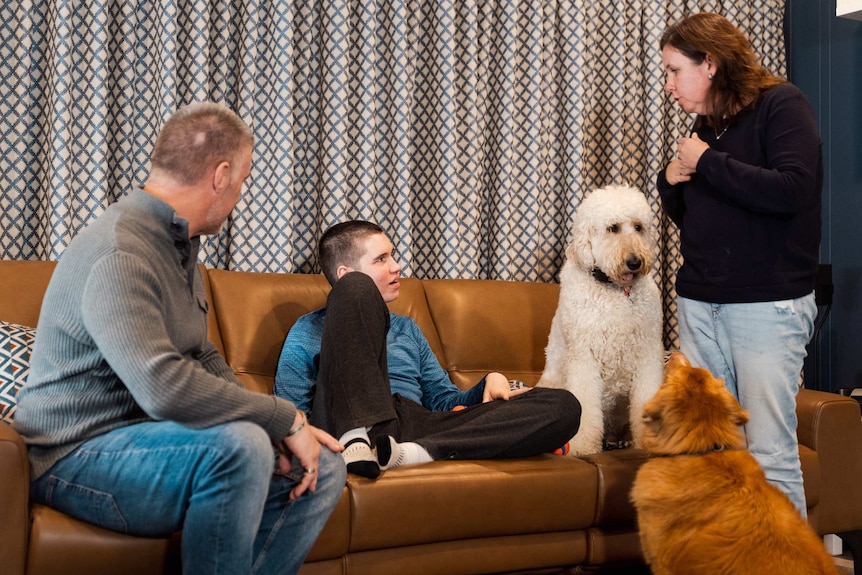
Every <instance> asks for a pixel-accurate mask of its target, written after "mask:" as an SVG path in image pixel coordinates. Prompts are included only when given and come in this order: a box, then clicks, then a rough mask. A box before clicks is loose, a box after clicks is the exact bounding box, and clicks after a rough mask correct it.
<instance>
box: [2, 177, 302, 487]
mask: <svg viewBox="0 0 862 575" xmlns="http://www.w3.org/2000/svg"><path fill="white" fill-rule="evenodd" d="M198 245H199V240H198V238H194V239H193V240H191V241H190V240H189V237H188V223H187V222H186V221H185V220H183V219H182V218H179V217H177V215H176V213H175V212H174V210H173V209H172V208H171V207H170V206H169V205H168V204H166V203H165V202H163V201H161V200H160V199H158V198H156V197H155V196H152V195H150V194H148V193H146V192H144V191H143V190H140V189H134V190H132V191H131V192H130V194H129V195H128V197H126V198H124V199H122V200H120V201H119V202H117V203H115V204H113V205H111V206H110V207H108V208H107V210H106V211H105V213H104V214H103V215H102V216H101V217H99V218H98V219H97V220H96V221H95V222H94V223H93V224H91V225H90V226H89V227H87V228H86V229H84V230H83V231H81V232H80V233H79V234H78V235H77V236H76V237H75V238H74V240H73V241H72V242H71V243H70V245H69V247H68V248H67V249H66V251H65V252H64V253H63V256H62V257H61V258H60V262H59V263H58V264H57V267H56V268H55V271H54V274H53V276H52V278H51V282H50V284H49V286H48V290H47V292H46V293H45V299H44V300H43V303H42V312H41V315H40V317H39V325H38V329H37V331H36V342H35V347H34V349H33V354H32V357H31V365H30V375H29V378H28V381H27V384H26V385H25V386H24V387H23V388H22V389H21V391H20V392H19V394H18V408H17V413H16V416H15V422H14V427H15V429H16V430H17V431H18V432H19V433H20V434H21V435H22V436H23V437H24V440H25V441H26V442H27V444H28V446H29V453H30V463H31V467H32V478H33V479H36V478H38V477H39V476H41V475H42V474H43V473H45V472H46V471H47V470H48V469H50V468H51V466H52V465H53V464H54V463H56V462H57V461H58V460H59V459H61V458H62V457H64V456H65V455H67V454H68V453H70V452H71V451H72V450H73V449H75V448H76V447H77V446H78V445H80V444H81V443H83V442H84V441H86V440H87V439H90V438H92V437H95V436H98V435H101V434H104V433H106V432H108V431H110V430H112V429H116V428H119V427H122V426H126V425H130V424H133V423H137V422H142V421H151V420H169V421H175V422H178V423H180V424H183V425H186V426H188V427H192V428H205V427H209V426H212V425H216V424H219V423H224V422H228V421H237V420H243V421H251V422H254V423H256V424H258V425H260V426H261V427H262V428H263V429H265V430H266V432H267V433H268V434H269V436H270V438H271V439H272V441H273V443H275V442H278V441H280V440H281V439H282V438H283V437H284V436H285V435H286V434H287V432H288V430H289V429H290V427H291V425H292V424H293V421H294V418H295V417H296V410H295V407H294V405H293V404H292V403H290V402H289V401H286V400H283V399H279V398H276V397H273V396H267V395H263V394H259V393H255V392H252V391H248V390H245V389H243V388H242V385H241V384H240V383H239V382H238V381H237V379H236V377H235V376H234V374H233V372H232V371H231V369H230V367H229V366H228V365H227V363H226V362H225V360H224V359H223V358H222V357H221V356H220V355H219V353H218V351H217V350H216V349H215V348H214V347H213V345H212V344H210V343H209V341H207V337H206V314H207V310H208V306H207V301H206V298H205V294H204V288H203V284H202V281H201V278H200V275H199V273H198V269H197V266H196V261H197V252H198Z"/></svg>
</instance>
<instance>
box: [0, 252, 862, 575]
mask: <svg viewBox="0 0 862 575" xmlns="http://www.w3.org/2000/svg"><path fill="white" fill-rule="evenodd" d="M52 269H53V264H52V263H47V262H17V261H0V319H2V320H5V321H10V322H15V323H20V324H24V325H35V324H36V322H37V319H38V312H39V306H40V305H41V298H42V295H43V292H44V290H45V286H46V284H47V281H48V279H49V277H50V274H51V271H52ZM204 279H205V282H206V284H207V289H208V291H209V295H210V304H211V312H210V330H211V336H210V337H211V339H212V341H213V342H214V343H215V344H216V345H217V346H218V347H219V349H220V350H221V351H222V352H223V353H224V354H225V357H226V358H227V360H228V363H230V365H231V366H232V367H233V368H234V370H235V371H236V372H237V374H238V376H239V377H240V379H241V380H242V381H243V382H244V383H245V384H246V385H247V386H248V387H249V388H251V389H254V390H256V391H259V392H261V393H269V392H270V391H271V389H272V385H273V377H274V371H275V366H276V362H277V358H278V354H279V351H280V349H281V345H282V342H283V339H284V336H285V334H286V333H287V331H288V329H289V328H290V326H291V325H292V324H293V322H294V321H295V320H296V318H297V317H299V316H300V315H301V314H303V313H306V312H308V311H310V310H312V309H315V308H317V307H319V306H321V305H323V303H324V301H325V297H326V294H327V292H328V286H327V285H326V282H325V281H324V279H323V277H322V276H314V275H290V274H287V275H285V274H262V273H243V272H227V271H222V270H209V271H206V270H205V271H204ZM557 295H558V286H556V285H547V284H539V283H526V282H500V281H480V280H424V281H420V280H415V279H405V280H404V282H403V285H402V290H401V297H400V298H399V299H398V300H397V301H396V302H395V303H394V304H393V305H392V308H393V310H394V311H396V312H398V313H404V314H408V315H411V316H413V317H414V318H415V319H416V321H417V322H418V324H419V326H420V327H421V328H422V330H423V332H424V333H425V334H426V335H427V337H428V339H429V341H430V343H431V347H432V349H433V350H434V352H435V353H436V354H437V356H438V357H439V358H440V361H441V362H442V364H443V365H444V366H445V367H446V368H447V369H448V370H449V373H450V374H451V377H452V379H453V381H454V382H455V383H456V384H458V385H459V386H469V385H471V384H472V383H474V382H475V381H477V380H478V379H479V378H480V377H481V376H482V375H483V374H484V373H486V372H487V371H490V370H499V371H502V372H504V373H507V374H508V375H510V376H512V377H517V378H520V379H522V380H524V381H526V382H528V383H534V382H535V381H537V380H538V377H539V375H540V374H541V371H542V366H543V364H544V346H545V343H546V340H547V334H548V331H549V328H550V322H551V319H552V317H553V314H554V311H555V309H556V305H557ZM798 411H799V415H800V424H799V440H800V450H801V453H802V463H803V471H804V475H805V491H806V497H807V500H808V505H809V515H810V522H811V524H812V525H813V526H814V528H815V529H816V530H818V531H819V532H820V533H822V534H825V533H838V532H850V531H856V530H859V529H860V528H862V494H860V488H859V483H860V478H862V420H860V410H859V406H858V404H857V403H856V402H855V401H854V400H852V399H849V398H845V397H841V396H839V395H835V394H828V393H820V392H814V391H808V390H803V391H802V392H801V393H800V395H799V402H798ZM643 460H644V455H643V454H642V453H641V452H639V451H637V450H631V449H627V450H618V451H610V452H605V453H600V454H596V455H593V456H590V457H583V458H572V457H560V456H556V455H551V454H548V455H543V456H538V457H533V458H529V459H518V460H508V461H440V462H433V463H429V464H425V465H420V466H415V467H410V468H405V469H397V470H392V471H387V472H385V473H384V474H383V475H382V476H381V477H380V479H378V480H377V481H370V480H367V479H363V478H360V477H356V476H350V477H349V478H348V482H347V486H346V487H345V491H344V495H343V497H342V499H341V502H340V503H339V505H338V507H337V508H336V509H335V511H334V513H333V516H332V517H331V518H330V520H329V523H328V524H327V526H326V528H325V530H324V532H323V533H322V534H321V537H320V539H319V540H318V542H317V544H316V545H315V547H314V549H313V550H312V552H311V554H310V556H309V558H308V561H307V562H306V564H305V565H304V566H303V568H302V571H301V573H303V574H305V575H310V574H343V573H348V574H351V575H354V574H356V575H384V574H397V575H402V574H408V573H421V574H423V575H433V574H440V575H451V574H456V573H463V574H468V573H502V572H529V571H536V572H545V573H547V572H552V571H554V570H560V569H564V568H571V567H575V566H579V569H584V570H587V571H593V570H595V571H600V570H602V569H609V568H612V567H617V568H622V569H623V571H622V572H634V571H631V569H634V566H636V565H639V564H640V561H641V553H640V548H639V544H638V537H637V527H636V522H635V514H634V510H633V507H632V505H631V504H630V503H629V499H628V492H629V489H630V487H631V483H632V480H633V478H634V475H635V473H636V471H637V468H638V466H639V465H640V464H641V463H642V461H643ZM28 476H29V469H28V463H27V456H26V452H25V447H24V443H23V441H22V440H21V438H20V437H19V436H18V435H17V434H16V433H15V432H14V431H13V430H12V428H11V427H10V426H8V425H5V424H0V510H2V516H3V518H2V521H0V566H2V569H0V571H2V572H3V573H6V574H9V575H18V574H22V573H27V574H28V575H46V574H59V573H64V574H65V573H86V574H88V575H92V574H106V575H108V574H110V575H114V574H123V575H133V574H139V573H140V574H152V573H176V572H179V566H178V555H177V553H178V538H177V537H176V536H174V537H172V538H167V539H143V538H136V537H131V536H125V535H119V534H115V533H111V532H109V531H105V530H103V529H100V528H97V527H93V526H91V525H87V524H85V523H82V522H80V521H77V520H75V519H72V518H70V517H68V516H66V515H63V514H61V513H58V512H56V511H53V510H51V509H48V508H46V507H43V506H41V505H35V504H30V503H29V502H28Z"/></svg>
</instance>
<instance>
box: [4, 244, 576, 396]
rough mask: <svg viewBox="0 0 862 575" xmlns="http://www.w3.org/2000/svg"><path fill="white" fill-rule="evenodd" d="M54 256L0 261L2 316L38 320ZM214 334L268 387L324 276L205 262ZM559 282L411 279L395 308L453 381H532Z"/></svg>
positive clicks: (243, 369)
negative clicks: (498, 377)
mask: <svg viewBox="0 0 862 575" xmlns="http://www.w3.org/2000/svg"><path fill="white" fill-rule="evenodd" d="M55 265H56V262H46V261H13V260H0V320H3V321H8V322H13V323H19V324H21V325H27V326H36V323H37V321H38V319H39V308H40V306H41V304H42V298H43V296H44V294H45V289H46V288H47V285H48V281H49V279H50V277H51V273H52V272H53V270H54V266H55ZM201 272H202V275H203V280H204V286H205V288H206V290H207V297H208V298H209V301H210V314H209V318H208V321H209V338H210V340H211V341H212V342H213V343H214V344H215V345H216V347H217V348H218V349H219V351H221V352H222V354H223V355H224V356H225V358H226V359H227V361H228V363H229V364H230V366H231V367H232V368H233V369H234V371H236V373H237V376H238V377H239V378H240V380H242V381H243V383H244V384H245V385H246V386H248V388H249V389H253V390H255V391H259V392H262V393H271V391H272V386H273V384H274V381H275V369H276V366H277V365H278V356H279V353H280V352H281V347H282V345H283V343H284V338H285V337H286V335H287V332H288V331H289V330H290V327H291V326H292V325H293V323H294V322H295V321H296V319H297V318H299V316H301V315H303V314H305V313H308V312H310V311H313V310H315V309H317V308H319V307H321V306H323V305H324V304H325V303H326V296H327V295H328V294H329V284H327V282H326V280H325V279H324V277H323V276H322V275H309V274H277V273H272V274H270V273H253V272H237V271H225V270H212V269H211V270H207V269H205V268H203V266H201ZM558 297H559V286H558V285H556V284H540V283H532V282H503V281H495V280H450V279H446V280H417V279H414V278H404V279H402V282H401V295H400V297H399V298H398V299H397V300H396V301H395V302H393V303H392V304H390V306H389V307H390V309H391V310H392V311H393V312H395V313H399V314H403V315H409V316H411V317H412V318H413V319H414V320H415V321H416V323H417V324H418V325H419V327H420V329H421V330H422V332H423V333H424V334H425V336H426V337H427V338H428V341H429V344H430V345H431V349H432V351H433V352H434V353H435V354H436V355H437V358H438V359H439V360H440V363H441V364H442V365H443V366H444V367H445V368H446V369H447V371H448V372H449V375H450V377H451V378H452V381H453V382H454V383H455V384H456V385H457V386H459V387H460V388H462V389H467V388H469V387H470V386H472V385H473V384H474V383H475V382H476V381H478V380H479V379H480V378H481V377H482V376H483V375H484V374H485V373H487V372H488V371H491V370H498V371H502V372H503V373H505V374H506V375H507V376H509V377H512V378H519V379H522V380H523V381H525V382H527V383H529V384H531V385H532V384H534V383H535V382H536V381H538V379H539V377H540V376H541V373H542V369H543V368H544V365H545V356H544V351H545V345H546V344H547V340H548V333H549V332H550V326H551V320H552V319H553V316H554V312H555V311H556V306H557V299H558Z"/></svg>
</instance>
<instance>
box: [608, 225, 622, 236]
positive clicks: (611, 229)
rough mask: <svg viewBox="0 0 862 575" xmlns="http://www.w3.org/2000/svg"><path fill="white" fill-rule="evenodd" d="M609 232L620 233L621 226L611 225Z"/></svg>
mask: <svg viewBox="0 0 862 575" xmlns="http://www.w3.org/2000/svg"><path fill="white" fill-rule="evenodd" d="M608 231H609V232H611V233H612V234H616V233H619V231H620V226H619V224H611V225H609V226H608Z"/></svg>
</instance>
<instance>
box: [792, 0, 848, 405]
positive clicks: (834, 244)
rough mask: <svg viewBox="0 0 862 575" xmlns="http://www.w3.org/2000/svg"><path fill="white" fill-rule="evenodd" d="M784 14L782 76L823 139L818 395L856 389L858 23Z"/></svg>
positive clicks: (811, 12)
mask: <svg viewBox="0 0 862 575" xmlns="http://www.w3.org/2000/svg"><path fill="white" fill-rule="evenodd" d="M786 15H787V22H786V33H787V51H788V75H789V77H790V80H791V81H792V82H793V83H794V84H796V85H797V86H799V87H800V88H801V89H802V90H803V91H804V92H805V94H806V95H807V96H808V98H809V100H810V101H811V104H812V106H814V111H815V113H816V114H817V119H818V122H819V124H820V134H821V137H822V140H823V160H824V182H823V239H822V244H821V248H820V261H821V262H823V263H831V264H832V281H833V284H834V296H833V305H832V309H831V311H830V313H829V315H828V316H827V320H826V323H825V324H824V326H823V329H822V331H821V335H820V341H819V349H818V350H813V349H812V350H811V357H812V358H814V357H816V358H817V359H818V361H817V362H816V363H817V365H818V366H819V372H820V376H821V382H822V385H821V387H822V389H825V390H831V391H837V390H838V389H839V388H856V387H858V388H862V22H859V21H856V20H850V19H848V18H840V17H837V16H836V15H835V0H788V1H787V4H786ZM821 309H823V310H825V308H821ZM814 363H815V362H814V361H809V362H808V364H807V365H806V381H810V382H812V383H813V382H814V378H813V374H814V373H815V371H814V369H815V368H814ZM808 386H809V387H814V385H808Z"/></svg>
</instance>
